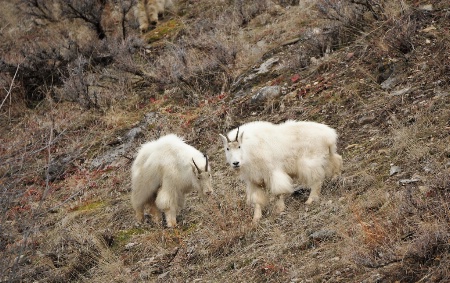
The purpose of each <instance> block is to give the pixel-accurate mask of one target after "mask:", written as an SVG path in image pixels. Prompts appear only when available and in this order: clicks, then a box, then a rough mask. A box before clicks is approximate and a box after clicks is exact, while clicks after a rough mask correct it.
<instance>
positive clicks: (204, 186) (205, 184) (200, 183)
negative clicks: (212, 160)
mask: <svg viewBox="0 0 450 283" xmlns="http://www.w3.org/2000/svg"><path fill="white" fill-rule="evenodd" d="M203 156H204V157H205V167H204V168H203V166H201V167H202V169H200V168H199V167H198V165H197V163H195V160H194V158H192V163H191V165H192V170H193V171H194V175H195V177H196V178H197V180H196V187H197V190H198V192H199V193H200V194H201V195H204V194H206V195H210V194H211V193H212V191H213V190H212V185H211V179H212V177H211V167H210V166H209V164H208V163H209V162H208V156H206V154H204V155H203ZM202 163H203V162H202Z"/></svg>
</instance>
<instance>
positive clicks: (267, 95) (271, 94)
mask: <svg viewBox="0 0 450 283" xmlns="http://www.w3.org/2000/svg"><path fill="white" fill-rule="evenodd" d="M279 96H281V87H280V86H266V87H263V88H261V89H260V90H259V91H258V92H257V93H256V94H255V95H253V96H252V100H251V103H253V104H258V103H261V102H263V101H266V100H267V99H271V98H276V97H279Z"/></svg>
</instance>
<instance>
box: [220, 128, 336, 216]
mask: <svg viewBox="0 0 450 283" xmlns="http://www.w3.org/2000/svg"><path fill="white" fill-rule="evenodd" d="M220 137H221V138H222V140H223V144H224V147H225V155H226V158H227V162H228V163H229V164H230V165H231V167H232V168H233V169H236V170H239V175H240V177H241V179H242V180H243V181H244V182H245V183H246V185H247V189H246V192H247V203H249V204H253V205H254V209H255V211H254V216H253V223H257V222H258V220H259V219H261V216H262V208H263V207H264V206H265V205H266V204H267V202H268V199H267V196H266V193H265V192H264V190H263V188H264V187H265V188H266V189H268V190H269V191H270V192H271V193H272V194H274V195H276V196H279V199H278V200H277V202H276V206H275V208H276V210H275V212H276V213H281V212H283V211H284V209H285V203H284V198H285V195H287V194H291V193H293V192H294V187H293V178H294V179H297V181H298V183H299V185H303V186H306V187H309V188H311V193H310V195H309V198H308V200H307V201H306V204H311V203H312V202H314V201H318V200H319V195H320V190H321V187H322V183H323V181H324V179H325V178H326V177H334V176H337V175H339V174H340V172H341V168H342V157H341V156H340V155H339V154H337V153H336V142H337V134H336V131H335V130H334V129H332V128H330V127H328V126H327V125H324V124H320V123H315V122H300V121H299V122H297V121H286V122H284V123H281V124H278V125H275V124H272V123H270V122H262V121H256V122H251V123H248V124H244V125H242V126H240V127H238V128H237V129H234V130H232V131H230V132H229V133H228V134H227V135H226V136H223V135H220Z"/></svg>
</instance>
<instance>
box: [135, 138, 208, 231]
mask: <svg viewBox="0 0 450 283" xmlns="http://www.w3.org/2000/svg"><path fill="white" fill-rule="evenodd" d="M131 185H132V191H131V204H132V205H133V208H134V210H135V212H136V218H137V219H138V221H139V222H143V220H144V208H145V206H146V205H148V206H149V208H150V214H151V215H152V217H153V221H154V222H155V223H160V220H161V213H160V211H162V212H164V214H165V216H166V222H167V227H174V226H176V225H177V220H176V216H177V213H178V212H179V211H180V210H181V209H182V208H183V206H184V198H185V195H186V194H187V193H189V192H191V191H192V190H194V189H195V190H197V191H198V192H199V193H200V195H202V196H203V195H204V194H210V193H211V192H212V186H211V168H210V166H209V165H208V157H207V156H206V155H203V153H201V152H200V151H198V150H197V149H195V148H194V147H192V146H190V145H188V144H186V143H185V142H184V141H183V140H182V139H181V138H179V137H178V136H176V135H173V134H170V135H167V136H164V137H161V138H160V139H158V140H156V141H152V142H148V143H145V144H144V145H142V147H141V149H140V150H139V152H138V155H137V157H136V159H135V160H134V162H133V165H132V168H131ZM158 209H159V210H160V211H158Z"/></svg>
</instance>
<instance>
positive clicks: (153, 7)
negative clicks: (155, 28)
mask: <svg viewBox="0 0 450 283" xmlns="http://www.w3.org/2000/svg"><path fill="white" fill-rule="evenodd" d="M170 8H173V1H172V0H138V1H137V5H136V6H135V11H134V13H135V15H136V17H137V19H138V22H139V29H140V30H141V32H142V33H144V32H146V31H147V30H148V28H149V26H150V24H154V25H156V24H158V15H160V14H163V13H164V11H165V10H166V9H170Z"/></svg>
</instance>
